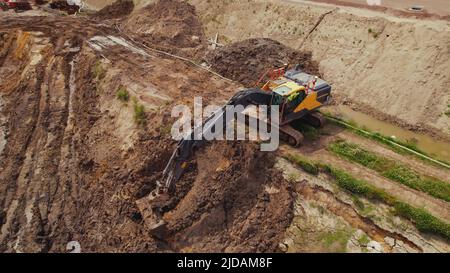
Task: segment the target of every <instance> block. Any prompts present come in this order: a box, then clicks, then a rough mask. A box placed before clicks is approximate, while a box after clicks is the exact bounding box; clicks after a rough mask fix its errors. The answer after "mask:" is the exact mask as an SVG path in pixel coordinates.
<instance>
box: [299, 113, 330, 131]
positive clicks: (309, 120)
mask: <svg viewBox="0 0 450 273" xmlns="http://www.w3.org/2000/svg"><path fill="white" fill-rule="evenodd" d="M301 120H302V121H303V122H305V123H306V124H308V125H311V126H312V127H314V128H317V129H319V128H323V126H325V121H326V119H325V117H324V116H323V115H322V114H320V113H319V112H313V113H309V114H307V115H305V116H304V117H303V118H302V119H301Z"/></svg>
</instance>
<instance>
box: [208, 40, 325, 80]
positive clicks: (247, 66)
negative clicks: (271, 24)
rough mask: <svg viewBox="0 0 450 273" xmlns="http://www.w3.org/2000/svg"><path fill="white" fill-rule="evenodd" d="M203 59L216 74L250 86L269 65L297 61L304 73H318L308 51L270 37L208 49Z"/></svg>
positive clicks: (280, 64) (294, 62)
mask: <svg viewBox="0 0 450 273" xmlns="http://www.w3.org/2000/svg"><path fill="white" fill-rule="evenodd" d="M206 61H207V62H208V63H209V64H210V65H211V68H212V69H213V70H214V71H216V72H218V73H219V74H221V75H223V76H225V77H227V78H230V79H233V80H235V81H238V82H240V83H242V84H243V85H245V86H247V87H250V86H253V85H254V84H255V83H256V82H257V81H258V79H259V78H260V77H261V75H262V74H263V73H264V72H265V71H267V70H268V69H269V68H278V67H282V66H283V64H284V63H289V64H300V65H301V66H302V67H303V69H304V70H305V71H306V72H309V73H311V74H315V75H319V68H318V64H317V63H316V62H314V61H312V60H311V52H300V51H296V50H294V49H292V48H289V47H287V46H285V45H283V44H281V43H279V42H277V41H274V40H272V39H264V38H256V39H248V40H244V41H241V42H237V43H232V44H229V45H227V46H224V47H221V48H218V49H217V50H215V51H213V52H210V53H209V54H208V55H207V57H206Z"/></svg>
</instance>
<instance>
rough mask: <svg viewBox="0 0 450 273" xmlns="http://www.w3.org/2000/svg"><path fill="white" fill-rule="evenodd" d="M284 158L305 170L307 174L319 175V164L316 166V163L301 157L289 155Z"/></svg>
mask: <svg viewBox="0 0 450 273" xmlns="http://www.w3.org/2000/svg"><path fill="white" fill-rule="evenodd" d="M284 158H285V159H287V160H289V161H291V162H293V163H295V164H296V165H298V166H299V167H300V168H302V170H304V171H305V172H307V173H309V174H312V175H318V174H319V166H318V165H317V164H315V163H314V162H311V161H309V160H307V159H305V158H303V157H301V156H299V155H294V154H288V155H286V156H285V157H284Z"/></svg>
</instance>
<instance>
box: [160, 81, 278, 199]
mask: <svg viewBox="0 0 450 273" xmlns="http://www.w3.org/2000/svg"><path fill="white" fill-rule="evenodd" d="M272 96H273V93H270V92H266V91H263V90H261V89H259V88H252V89H246V90H242V91H239V92H238V93H236V94H235V95H234V96H233V97H232V98H231V99H230V100H229V101H228V102H227V104H225V105H224V106H223V107H221V108H220V109H218V110H217V111H216V112H214V113H213V114H212V115H211V116H210V117H208V118H207V119H206V120H205V121H204V122H203V126H202V128H203V129H202V130H201V131H200V132H198V131H199V130H195V129H194V130H192V131H191V133H190V134H189V135H188V136H187V137H184V138H183V139H182V140H180V142H178V145H177V147H176V149H175V151H174V152H173V154H172V156H171V157H170V160H169V163H168V164H167V166H166V167H165V169H164V171H163V176H162V179H161V181H158V192H163V193H167V192H169V191H170V190H171V188H172V187H173V186H174V185H175V183H176V182H177V181H178V180H179V179H180V178H181V176H182V175H183V173H184V171H185V169H186V167H187V162H188V161H189V159H190V158H191V157H192V156H193V154H194V151H195V150H197V149H198V148H199V147H201V146H202V145H203V144H204V143H205V140H204V139H203V135H204V133H205V132H210V131H211V129H212V127H213V126H215V125H217V124H218V122H220V121H223V122H224V123H225V122H226V119H225V117H224V115H225V110H226V106H227V105H233V106H236V105H242V106H243V107H244V108H245V107H247V106H249V105H270V104H271V101H272ZM197 133H198V134H200V135H196V134H197Z"/></svg>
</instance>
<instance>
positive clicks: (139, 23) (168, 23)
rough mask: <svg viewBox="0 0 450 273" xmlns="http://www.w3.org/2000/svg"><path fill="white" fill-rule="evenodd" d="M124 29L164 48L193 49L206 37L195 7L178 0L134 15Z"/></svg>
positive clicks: (168, 0)
mask: <svg viewBox="0 0 450 273" xmlns="http://www.w3.org/2000/svg"><path fill="white" fill-rule="evenodd" d="M124 28H125V29H126V30H128V31H130V32H134V33H137V34H140V35H141V36H143V37H144V38H145V39H146V40H147V41H148V42H150V43H151V44H154V45H159V46H162V47H176V48H194V47H198V46H199V45H201V44H202V43H203V42H204V40H205V38H204V33H203V28H202V24H201V23H200V21H199V19H198V17H197V14H196V11H195V7H194V6H192V5H190V4H188V3H186V2H181V1H177V0H161V1H158V2H157V3H155V4H151V5H149V6H147V7H145V8H143V9H142V10H140V11H139V12H136V13H135V14H133V15H131V16H130V18H129V19H128V20H127V21H126V22H125V24H124Z"/></svg>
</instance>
